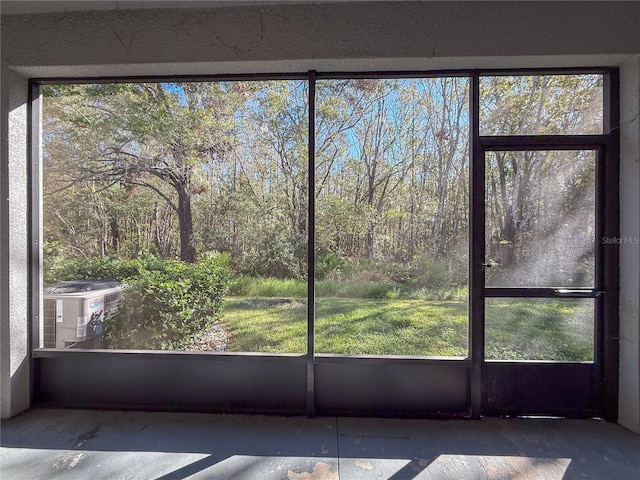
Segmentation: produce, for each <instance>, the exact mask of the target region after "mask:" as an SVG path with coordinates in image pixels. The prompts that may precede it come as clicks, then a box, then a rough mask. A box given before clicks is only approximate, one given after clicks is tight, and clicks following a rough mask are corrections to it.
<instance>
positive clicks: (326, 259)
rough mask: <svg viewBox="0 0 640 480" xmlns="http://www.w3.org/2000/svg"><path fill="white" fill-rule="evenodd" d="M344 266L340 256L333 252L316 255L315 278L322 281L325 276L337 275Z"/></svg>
mask: <svg viewBox="0 0 640 480" xmlns="http://www.w3.org/2000/svg"><path fill="white" fill-rule="evenodd" d="M344 266H345V261H344V259H343V258H342V257H340V255H338V254H337V253H334V252H329V253H325V254H323V255H318V258H316V278H317V279H318V280H323V279H324V278H326V276H327V275H329V274H331V273H333V274H334V275H336V274H339V273H340V271H341V270H342V268H344Z"/></svg>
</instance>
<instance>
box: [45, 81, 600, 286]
mask: <svg viewBox="0 0 640 480" xmlns="http://www.w3.org/2000/svg"><path fill="white" fill-rule="evenodd" d="M482 89H483V90H482V91H483V94H482V96H481V98H482V104H481V111H482V128H483V130H484V134H511V135H512V134H538V133H547V134H556V133H558V134H562V133H593V132H594V131H596V130H597V129H598V128H599V125H601V118H602V99H601V94H602V88H601V78H600V76H595V75H586V76H585V75H583V76H577V75H567V76H544V77H486V78H484V79H483V82H482ZM316 95H317V97H316V103H317V112H316V118H315V122H316V138H315V147H316V171H315V180H316V182H315V192H314V194H315V197H316V242H317V254H318V255H324V254H335V255H337V256H339V257H342V258H368V259H374V260H385V261H389V262H399V263H406V262H412V261H417V260H418V259H419V260H420V261H427V262H437V263H440V264H442V265H444V266H445V267H446V268H447V269H448V271H449V272H450V273H452V274H453V273H456V274H457V273H460V274H461V275H464V273H465V272H466V262H467V260H466V258H467V257H466V255H467V244H468V223H469V219H468V211H469V205H468V202H469V191H468V185H469V134H468V132H469V82H468V79H466V78H464V77H459V78H453V77H446V78H444V77H443V78H423V79H375V80H374V79H345V80H321V81H319V82H318V84H317V89H316ZM599 95H600V97H599ZM44 96H45V98H44V116H43V132H44V133H43V140H44V152H45V155H44V204H45V222H44V228H45V240H46V242H47V246H48V249H49V251H50V252H51V253H50V254H51V255H58V256H59V257H60V258H63V259H64V258H74V257H95V256H102V255H120V256H126V257H134V256H136V255H139V254H140V253H141V252H149V253H154V254H158V255H161V256H164V257H179V258H181V259H183V260H185V261H189V262H194V261H197V257H198V252H202V251H208V250H218V251H226V252H229V253H230V254H231V257H232V259H233V261H234V263H235V265H236V267H237V269H238V270H239V271H242V272H245V273H253V274H262V275H275V276H280V277H296V276H298V277H304V276H305V275H306V256H307V253H306V238H307V215H308V212H307V205H308V195H309V192H308V174H309V171H308V148H309V146H308V142H307V133H308V122H309V115H308V85H307V83H306V82H305V81H298V80H286V81H285V80H280V81H251V82H192V83H145V84H126V83H120V84H102V85H59V86H47V87H46V88H45V91H44ZM599 122H600V123H599ZM600 128H601V127H600ZM572 158H573V157H566V158H565V159H564V160H562V161H561V162H560V163H562V162H564V163H562V165H560V166H556V167H557V168H555V170H554V169H553V168H547V167H545V165H546V164H545V162H546V160H545V157H544V155H542V154H532V153H531V152H529V153H526V154H525V155H524V157H523V158H518V159H516V157H515V156H514V155H513V154H496V155H495V157H494V158H492V160H491V161H487V172H488V174H487V186H488V188H487V205H488V215H487V218H488V226H487V231H488V232H490V234H489V235H490V238H489V241H488V248H489V251H488V254H490V255H491V256H492V258H495V259H499V260H500V261H501V262H503V263H505V264H508V263H509V262H514V261H516V260H517V259H518V258H519V256H520V257H521V256H522V255H525V256H526V255H527V232H530V231H533V230H532V229H533V226H534V225H537V224H539V225H542V223H544V222H542V223H541V222H538V219H539V218H542V217H541V211H542V207H543V204H544V201H543V200H544V198H542V197H543V196H545V195H546V196H549V193H548V192H547V193H544V194H543V192H545V190H544V188H542V187H540V185H544V184H545V179H548V178H555V179H556V180H557V179H558V178H560V177H558V171H557V170H558V168H562V167H563V166H564V167H567V162H568V164H569V167H567V168H569V170H571V168H573V171H579V174H575V175H573V176H572V175H568V176H565V177H566V178H565V177H562V178H565V180H566V182H565V183H566V185H565V184H564V183H563V184H562V185H561V186H558V185H557V181H556V184H554V185H555V186H556V187H557V188H565V187H566V189H567V191H566V192H565V197H567V198H574V197H576V196H579V195H580V192H582V191H583V190H585V189H588V179H586V176H588V172H587V173H584V168H582V169H580V168H579V167H575V166H574V167H575V168H574V167H571V166H570V165H572V164H574V163H575V164H576V165H577V164H578V163H579V162H583V163H584V161H585V160H584V159H583V158H582V159H581V157H579V156H578V157H575V159H574V160H572ZM572 162H573V163H572ZM576 162H578V163H576ZM556 163H558V161H556ZM576 168H577V169H578V170H576ZM585 168H586V167H585ZM565 170H566V168H565ZM580 172H581V173H580ZM576 175H578V177H580V178H582V182H581V183H580V182H578V184H575V177H576ZM571 182H573V183H574V184H571ZM585 185H586V186H585ZM541 195H542V197H541ZM545 198H546V197H545ZM565 203H566V202H565ZM587 203H588V202H587ZM585 205H587V204H586V203H585ZM547 207H548V205H547ZM554 208H559V209H560V210H561V212H563V211H565V210H566V211H569V210H568V209H570V208H574V210H575V208H576V207H575V205H573V207H571V205H569V204H566V205H565V204H563V205H555V206H554ZM581 208H582V207H581ZM584 208H586V207H584ZM563 209H564V210H563ZM536 222H538V223H536ZM545 228H552V227H551V226H549V225H547V227H545ZM504 245H508V246H509V247H508V248H505V247H504Z"/></svg>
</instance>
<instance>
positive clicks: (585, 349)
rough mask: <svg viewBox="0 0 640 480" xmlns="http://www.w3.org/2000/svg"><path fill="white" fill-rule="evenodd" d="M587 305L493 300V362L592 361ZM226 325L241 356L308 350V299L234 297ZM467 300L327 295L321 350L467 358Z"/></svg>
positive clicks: (320, 302) (319, 331)
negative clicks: (522, 360) (527, 360)
mask: <svg viewBox="0 0 640 480" xmlns="http://www.w3.org/2000/svg"><path fill="white" fill-rule="evenodd" d="M591 305H592V304H590V303H589V302H586V303H585V302H584V301H582V302H581V301H566V300H564V301H560V300H545V301H540V300H538V299H528V300H521V299H520V300H517V301H514V300H511V299H500V300H497V299H490V300H489V301H488V304H487V311H486V317H487V332H486V338H487V345H486V350H487V358H492V359H505V360H513V359H529V360H572V361H576V360H581V361H584V360H592V359H593V347H592V341H593V333H592V329H593V310H592V307H591ZM221 322H222V324H223V325H224V327H225V328H226V329H227V330H228V332H229V333H230V334H231V341H230V345H229V350H231V351H236V352H263V353H304V352H305V351H306V333H307V307H306V304H305V300H304V299H299V298H297V299H296V298H290V299H284V298H282V299H274V298H267V297H228V299H227V302H226V306H225V309H224V313H223V316H222V319H221ZM467 345H468V316H467V304H466V303H465V302H461V301H430V300H413V299H362V298H338V297H320V298H318V299H317V300H316V351H317V352H318V353H338V354H348V355H424V356H457V357H465V356H467Z"/></svg>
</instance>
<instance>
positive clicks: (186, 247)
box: [45, 82, 238, 262]
mask: <svg viewBox="0 0 640 480" xmlns="http://www.w3.org/2000/svg"><path fill="white" fill-rule="evenodd" d="M237 93H238V92H235V91H233V87H232V86H231V88H230V87H229V85H228V84H224V83H211V82H210V83H168V84H163V83H148V84H103V85H68V86H55V87H49V88H48V89H47V90H46V91H45V94H46V95H47V96H50V97H54V98H55V99H56V101H57V102H56V103H57V105H56V108H54V109H52V110H51V112H52V114H53V115H56V116H57V118H58V120H59V122H61V123H62V130H63V132H64V133H63V134H62V137H61V138H59V140H62V141H63V142H65V143H66V144H67V146H68V148H67V149H66V150H65V151H64V154H65V155H66V156H67V159H65V163H71V164H72V165H73V169H74V171H75V172H76V178H75V181H76V182H77V181H82V180H87V179H90V180H91V181H94V182H97V183H99V184H101V185H102V186H103V187H102V188H106V187H108V186H111V185H120V186H122V187H123V188H125V189H126V188H132V187H135V186H141V187H144V188H147V189H150V190H152V191H153V192H155V194H156V195H158V196H159V197H160V198H161V199H162V200H163V201H164V202H166V204H167V205H169V206H170V207H171V208H172V209H173V210H174V211H175V212H176V214H177V217H178V224H179V237H180V258H181V259H182V260H184V261H188V262H195V261H196V259H197V251H196V243H195V237H194V227H193V213H192V200H193V197H194V195H197V194H198V193H201V191H202V190H201V189H202V188H203V186H202V185H201V184H199V183H198V182H197V180H196V178H197V176H196V175H195V172H196V171H197V170H198V168H199V167H201V166H202V165H203V164H204V163H205V162H207V161H215V160H216V159H219V158H222V157H224V155H225V153H226V152H228V151H229V149H230V141H231V140H230V137H229V135H228V131H229V129H230V128H231V126H232V123H233V120H232V119H233V114H234V102H233V100H234V99H235V97H236V95H237ZM49 140H52V139H51V138H50V139H49ZM113 227H114V228H113V231H114V232H117V227H116V225H115V224H114V225H113Z"/></svg>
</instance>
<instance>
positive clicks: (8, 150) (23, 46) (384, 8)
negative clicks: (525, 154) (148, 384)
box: [0, 2, 640, 431]
mask: <svg viewBox="0 0 640 480" xmlns="http://www.w3.org/2000/svg"><path fill="white" fill-rule="evenodd" d="M638 31H640V3H637V2H622V3H616V2H585V3H581V2H560V3H552V2H495V3H491V2H415V3H398V2H374V3H371V4H366V3H363V2H359V3H355V4H335V3H334V4H305V5H284V6H283V5H279V6H277V5H276V6H274V5H271V6H260V7H255V6H254V7H231V8H217V9H210V10H172V9H162V10H138V11H123V10H120V11H93V12H67V13H55V14H42V15H3V16H2V33H1V34H2V74H3V75H2V117H1V118H2V121H3V126H2V138H1V139H0V140H1V142H2V149H1V151H2V160H1V161H2V183H1V185H2V208H3V210H2V215H1V222H2V223H1V224H0V232H1V233H0V235H1V236H2V237H1V238H2V242H3V245H2V249H1V250H0V252H1V255H2V256H1V258H0V267H1V282H2V286H1V287H0V292H1V294H2V297H1V299H2V307H1V309H0V312H1V314H2V318H1V322H2V340H1V342H2V390H3V393H2V415H3V417H4V416H8V415H13V414H15V413H17V412H18V411H20V410H21V409H22V408H24V407H25V406H26V404H25V402H24V398H25V396H28V388H29V387H28V378H27V376H26V375H25V374H24V372H23V371H20V372H18V370H19V368H20V366H24V365H26V363H25V362H26V359H27V358H28V357H27V350H26V338H27V336H26V323H27V318H26V315H27V304H28V299H27V298H26V293H25V292H26V289H25V281H26V262H27V257H26V240H25V237H24V232H25V231H26V230H25V229H26V210H25V205H26V198H27V188H26V181H25V165H26V163H25V162H26V143H25V142H26V131H25V118H26V117H25V115H26V109H25V102H26V99H27V96H26V95H27V92H26V77H48V76H84V75H109V76H116V75H152V74H165V75H168V74H206V73H236V72H245V73H246V72H269V71H275V72H284V71H304V70H307V69H311V68H313V69H318V70H324V71H327V70H374V69H444V68H476V67H492V68H495V67H540V66H580V65H583V66H588V65H623V64H624V67H623V71H624V75H625V77H624V81H623V92H622V95H623V98H625V99H630V100H629V101H630V104H631V107H630V109H626V110H625V109H623V116H624V115H626V116H627V117H624V118H627V119H628V120H629V121H627V122H626V123H625V122H624V121H623V124H622V127H621V135H622V137H623V152H622V163H623V179H624V183H623V185H622V191H621V193H622V210H623V211H622V222H623V225H622V228H623V235H631V236H633V235H637V232H638V226H637V222H638V219H637V210H638V189H639V185H638V173H637V172H638V170H637V169H638V167H637V162H638V145H639V144H640V139H639V137H640V133H639V132H638V123H637V117H636V120H635V121H634V120H632V118H633V115H634V112H636V113H637V110H638V91H637V88H638V83H639V82H640V72H639V71H638V70H639V69H638V65H637V63H638V58H637V57H634V56H636V55H638V54H640V35H638ZM625 62H626V63H625ZM634 62H635V63H634ZM9 70H12V71H14V72H17V73H19V74H20V75H22V78H20V77H18V76H16V75H13V74H8V73H7V72H8V71H9ZM634 109H635V110H634ZM7 122H8V123H7ZM634 122H635V123H634ZM7 125H8V126H7ZM634 162H635V163H634ZM634 168H635V170H634ZM625 173H629V175H628V176H627V175H626V174H625ZM634 175H635V176H634ZM7 198H9V200H8V201H7V200H6V199H7ZM634 211H635V212H636V213H635V214H634V213H633V212H634ZM634 215H635V216H634ZM634 222H635V223H634ZM634 232H635V233H634ZM9 238H11V241H10V242H9ZM628 247H629V248H627V246H623V248H622V255H623V258H624V261H623V272H622V282H621V283H622V285H623V289H622V291H621V294H622V296H621V305H622V316H621V322H622V328H621V330H622V333H621V335H622V337H623V338H622V342H621V344H622V350H623V353H622V356H621V358H622V360H623V362H624V367H623V368H621V387H620V388H621V395H620V422H621V423H623V424H625V425H627V426H628V427H629V428H632V429H635V430H638V431H640V386H639V385H640V364H639V361H638V358H639V352H638V348H639V347H638V335H639V333H638V321H639V320H638V299H639V298H640V293H639V286H638V284H639V282H638V268H639V267H638V251H637V247H636V248H635V250H634V247H633V246H632V245H629V246H628ZM634 275H635V277H634ZM7 362H8V363H7ZM7 375H9V376H11V378H7ZM25 379H26V380H25ZM7 392H11V395H8V393H7ZM13 398H16V399H20V400H19V401H18V400H15V401H12V400H10V399H13Z"/></svg>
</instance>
